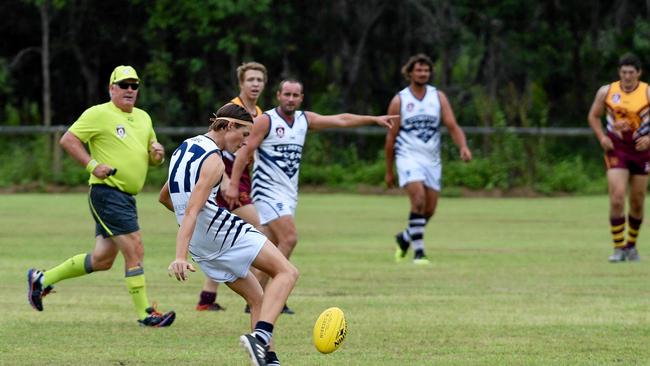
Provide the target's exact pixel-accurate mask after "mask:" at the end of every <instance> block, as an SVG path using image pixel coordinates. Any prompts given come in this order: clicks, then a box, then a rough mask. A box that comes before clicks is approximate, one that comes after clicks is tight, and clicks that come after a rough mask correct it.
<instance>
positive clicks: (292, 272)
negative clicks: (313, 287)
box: [285, 261, 300, 284]
mask: <svg viewBox="0 0 650 366" xmlns="http://www.w3.org/2000/svg"><path fill="white" fill-rule="evenodd" d="M287 262H288V261H287ZM285 272H286V273H287V276H288V278H289V280H290V281H291V283H292V284H295V283H296V282H297V281H298V277H300V273H299V272H298V268H297V267H296V266H294V265H293V264H292V263H291V262H288V266H287V270H286V271H285Z"/></svg>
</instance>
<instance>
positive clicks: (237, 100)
mask: <svg viewBox="0 0 650 366" xmlns="http://www.w3.org/2000/svg"><path fill="white" fill-rule="evenodd" d="M230 103H235V104H237V105H238V106H240V107H243V108H244V109H246V106H245V105H244V101H243V100H241V98H240V97H234V98H232V100H230ZM261 115H262V108H260V107H259V106H258V105H255V115H254V116H253V118H256V117H259V116H261Z"/></svg>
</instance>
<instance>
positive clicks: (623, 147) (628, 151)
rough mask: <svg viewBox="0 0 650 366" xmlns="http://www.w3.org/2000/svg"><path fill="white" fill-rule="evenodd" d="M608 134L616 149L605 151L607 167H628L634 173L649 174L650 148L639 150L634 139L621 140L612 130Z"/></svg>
mask: <svg viewBox="0 0 650 366" xmlns="http://www.w3.org/2000/svg"><path fill="white" fill-rule="evenodd" d="M608 136H609V138H610V139H611V140H612V142H613V143H614V150H610V151H608V152H606V153H605V166H607V169H626V170H629V171H630V174H632V175H648V171H649V170H650V150H646V151H637V150H636V149H635V148H634V141H631V140H630V141H625V140H621V139H620V138H618V137H617V136H615V135H614V134H612V133H611V132H610V133H608Z"/></svg>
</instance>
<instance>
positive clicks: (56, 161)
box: [52, 129, 63, 180]
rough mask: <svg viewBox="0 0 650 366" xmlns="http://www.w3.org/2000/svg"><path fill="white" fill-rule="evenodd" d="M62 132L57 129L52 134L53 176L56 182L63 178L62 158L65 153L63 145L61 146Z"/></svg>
mask: <svg viewBox="0 0 650 366" xmlns="http://www.w3.org/2000/svg"><path fill="white" fill-rule="evenodd" d="M62 135H63V134H62V132H61V130H60V129H57V130H56V131H54V133H53V134H52V137H53V138H52V175H53V176H54V179H55V180H58V179H59V178H60V177H61V171H62V169H63V168H62V163H61V158H62V156H63V151H61V150H62V148H61V145H59V140H61V136H62Z"/></svg>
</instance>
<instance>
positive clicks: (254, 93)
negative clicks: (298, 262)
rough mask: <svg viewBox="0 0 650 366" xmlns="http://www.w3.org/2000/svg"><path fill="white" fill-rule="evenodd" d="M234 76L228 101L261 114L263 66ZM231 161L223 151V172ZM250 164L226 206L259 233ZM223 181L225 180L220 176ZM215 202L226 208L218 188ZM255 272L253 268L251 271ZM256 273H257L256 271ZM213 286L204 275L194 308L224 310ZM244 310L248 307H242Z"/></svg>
mask: <svg viewBox="0 0 650 366" xmlns="http://www.w3.org/2000/svg"><path fill="white" fill-rule="evenodd" d="M237 79H238V80H239V91H240V92H239V95H238V96H236V97H235V98H233V99H232V100H231V101H230V102H231V103H234V104H237V105H239V106H242V107H243V108H244V109H246V110H247V111H248V113H250V114H251V116H252V117H253V118H255V117H258V116H259V115H261V114H262V109H261V108H260V107H259V106H258V105H257V100H258V99H259V97H260V95H261V94H262V91H263V90H264V86H265V85H266V81H267V75H266V67H264V65H262V64H260V63H258V62H245V63H243V64H241V65H240V66H239V67H238V68H237ZM234 161H235V155H234V154H232V153H230V152H228V151H223V163H224V165H225V172H226V175H227V176H230V173H231V171H232V165H233V162H234ZM249 168H250V164H249V166H248V167H247V168H246V169H244V174H242V177H241V179H240V181H239V202H238V203H236V204H235V206H234V207H233V208H232V209H230V211H231V212H232V213H234V214H235V215H237V216H239V217H241V218H242V219H244V220H245V221H246V222H248V223H249V224H251V225H253V226H255V228H257V229H258V230H260V231H261V232H264V231H263V230H264V228H263V227H262V225H260V219H259V216H258V214H257V210H256V209H255V206H253V201H252V200H251V177H250V174H249V172H250V169H249ZM224 182H225V183H226V184H227V179H224ZM217 204H218V205H219V206H221V207H226V208H228V203H226V201H225V200H224V199H223V196H222V195H221V190H220V191H219V194H218V195H217ZM254 273H256V271H254ZM256 274H257V273H256ZM217 287H218V284H217V283H216V282H214V281H212V280H210V279H209V278H207V277H206V278H205V281H204V283H203V288H202V290H201V294H200V295H199V303H198V304H197V305H196V310H199V311H205V310H209V311H218V310H225V309H224V308H223V307H222V306H221V305H219V304H218V303H217ZM246 309H247V312H248V309H249V308H248V306H246ZM282 312H283V313H285V314H293V311H292V310H291V309H289V308H288V307H287V306H286V305H285V307H284V309H283V310H282Z"/></svg>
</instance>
